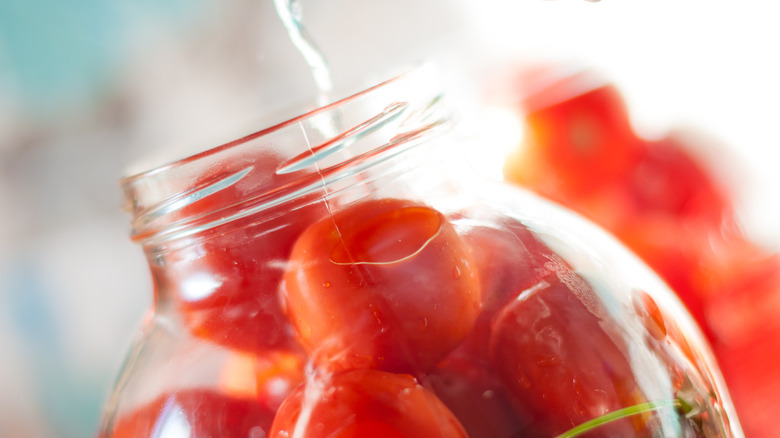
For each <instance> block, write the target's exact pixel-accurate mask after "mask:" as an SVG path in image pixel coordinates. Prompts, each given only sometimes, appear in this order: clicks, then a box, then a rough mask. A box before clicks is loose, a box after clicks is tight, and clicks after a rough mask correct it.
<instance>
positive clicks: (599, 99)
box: [504, 76, 641, 203]
mask: <svg viewBox="0 0 780 438" xmlns="http://www.w3.org/2000/svg"><path fill="white" fill-rule="evenodd" d="M571 80H576V76H575V77H574V78H573V79H571ZM545 91H546V90H542V91H541V94H544V93H545ZM553 91H555V90H553ZM537 97H538V96H537ZM555 97H556V98H557V99H556V100H554V101H552V102H545V103H544V105H541V106H540V105H539V104H536V103H534V102H526V108H525V110H526V116H525V120H524V121H525V126H526V129H525V140H524V142H523V145H522V147H519V148H518V149H516V151H515V152H514V154H512V155H511V156H509V157H508V158H507V161H506V163H505V167H504V176H505V178H506V179H507V180H508V181H511V182H515V183H519V184H522V185H526V186H530V187H532V188H533V189H534V190H536V191H538V192H540V193H541V194H543V195H545V196H550V197H552V198H554V199H560V198H561V197H563V201H564V203H568V201H570V200H576V199H577V198H578V197H579V196H580V195H581V194H582V193H588V192H590V191H592V190H595V189H597V188H599V187H604V186H605V185H608V184H611V183H612V182H613V181H615V180H617V179H620V178H623V176H624V175H625V172H626V169H630V168H633V165H634V162H635V161H636V159H637V158H638V154H639V153H640V152H641V149H640V141H639V139H638V138H637V136H636V135H635V134H634V132H633V129H632V126H631V123H630V121H629V118H628V113H627V110H626V106H625V104H624V102H623V98H622V96H621V94H620V93H619V92H618V90H617V89H616V88H615V87H614V86H613V85H610V84H604V85H600V86H595V87H591V88H589V89H585V90H576V93H574V94H571V95H563V96H555ZM537 100H543V99H537ZM559 202H560V201H559Z"/></svg>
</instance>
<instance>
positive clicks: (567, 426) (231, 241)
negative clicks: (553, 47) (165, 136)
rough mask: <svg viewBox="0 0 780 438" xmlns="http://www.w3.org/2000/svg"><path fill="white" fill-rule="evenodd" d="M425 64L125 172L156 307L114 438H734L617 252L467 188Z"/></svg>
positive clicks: (679, 335)
mask: <svg viewBox="0 0 780 438" xmlns="http://www.w3.org/2000/svg"><path fill="white" fill-rule="evenodd" d="M436 84H437V79H436V75H435V73H432V72H430V71H428V70H426V69H422V70H418V71H414V72H412V73H409V74H406V75H401V76H399V77H396V78H394V79H392V80H390V81H388V82H385V83H382V84H380V85H377V86H375V87H373V88H370V89H367V90H365V91H363V92H361V93H359V94H356V95H354V96H351V97H348V98H346V99H343V100H341V101H338V102H336V103H333V104H331V105H328V106H326V107H323V108H319V109H317V110H315V111H313V112H310V113H308V114H305V115H303V116H300V117H297V118H294V119H291V120H289V121H287V122H284V123H282V124H279V125H277V126H274V127H271V128H268V129H266V130H263V131H260V132H258V133H256V134H252V135H249V136H247V137H245V138H243V139H240V140H237V141H234V142H232V143H229V144H226V145H223V146H220V147H217V148H214V149H211V150H208V151H205V152H202V153H200V154H197V155H194V156H192V157H189V158H186V159H183V160H180V161H177V162H174V163H171V164H168V165H165V166H162V167H159V168H156V169H153V170H149V171H147V172H144V173H141V174H138V175H135V176H131V177H128V178H126V179H125V180H124V181H123V182H122V184H123V187H124V189H125V191H126V195H127V200H128V208H129V209H130V210H131V212H132V214H133V222H132V224H133V239H134V240H135V241H137V242H138V243H139V244H141V246H142V248H143V250H144V252H145V254H146V255H147V258H148V260H149V266H150V269H151V273H152V278H153V280H154V286H155V287H154V293H155V300H154V306H153V308H152V309H150V311H149V314H148V317H147V318H146V320H145V322H144V323H143V326H142V330H141V334H140V335H139V337H138V339H137V340H136V341H135V343H134V345H133V347H132V348H131V351H130V353H129V355H128V357H127V360H126V362H125V364H124V366H123V368H122V370H121V373H120V375H119V378H118V380H117V383H116V386H115V388H114V390H113V392H112V394H111V396H110V398H109V399H108V401H107V402H106V405H105V415H104V420H103V423H102V426H101V431H100V436H101V437H102V438H109V437H130V436H132V437H174V436H175V437H181V436H186V437H206V436H225V437H247V436H248V437H265V436H269V437H326V436H328V437H330V436H340V437H348V436H372V437H381V436H388V437H389V436H394V437H395V436H403V437H471V438H476V437H498V438H504V437H506V438H509V437H515V436H534V437H535V436H538V437H554V436H589V437H593V436H637V437H655V436H680V437H690V436H693V437H732V436H735V437H738V436H742V433H741V431H740V429H739V425H738V421H737V419H736V417H735V415H734V414H733V408H732V406H731V402H730V400H729V396H728V394H727V392H726V389H725V387H724V386H723V384H722V381H721V377H720V372H719V370H718V368H717V365H716V363H715V362H714V361H713V359H712V356H711V354H710V352H709V349H708V346H707V344H706V341H705V340H704V338H703V336H702V335H701V333H700V331H699V329H698V328H697V326H696V325H695V323H694V322H693V320H692V319H691V317H690V316H689V315H688V314H687V313H686V312H685V310H684V308H683V307H682V305H681V304H680V302H679V301H678V299H677V298H676V297H675V295H674V294H672V293H671V292H670V291H669V290H668V289H667V288H666V287H665V286H664V284H663V283H662V282H661V281H660V280H659V279H658V278H657V277H655V276H654V274H652V273H651V272H650V271H649V270H648V269H647V268H646V267H645V266H644V265H642V264H641V263H640V262H639V261H638V259H637V258H635V257H634V256H633V255H631V254H630V253H629V252H627V251H626V250H625V249H624V248H623V247H621V246H620V245H619V244H617V243H616V242H615V241H614V240H613V239H612V238H610V237H608V236H607V235H606V234H605V233H604V232H602V231H600V230H599V229H598V228H596V227H595V226H593V225H590V224H589V223H587V222H585V221H584V220H582V219H581V218H579V217H578V216H576V215H574V214H572V213H569V212H568V211H566V210H563V209H561V208H559V207H557V206H554V205H553V204H551V203H548V202H546V201H543V200H542V199H541V198H538V197H536V196H535V195H532V194H530V193H529V192H526V191H523V190H522V189H519V188H516V187H510V186H508V185H502V184H500V183H497V182H493V181H489V180H486V179H480V178H478V177H473V176H471V175H472V173H471V171H470V168H469V166H468V165H467V164H466V163H464V162H463V161H462V156H461V155H460V154H459V151H458V150H457V148H458V141H457V139H456V138H455V135H454V133H453V131H452V129H451V128H452V126H453V117H452V114H451V113H450V110H449V109H448V106H447V104H446V100H445V95H444V94H442V93H441V92H440V91H441V90H439V89H438V87H437V86H436Z"/></svg>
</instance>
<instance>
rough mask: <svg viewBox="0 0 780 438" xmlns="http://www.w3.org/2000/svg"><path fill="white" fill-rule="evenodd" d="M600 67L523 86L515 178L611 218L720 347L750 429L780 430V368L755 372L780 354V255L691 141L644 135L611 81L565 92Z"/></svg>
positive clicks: (598, 218)
mask: <svg viewBox="0 0 780 438" xmlns="http://www.w3.org/2000/svg"><path fill="white" fill-rule="evenodd" d="M532 71H533V75H534V77H536V76H539V75H543V73H540V71H542V72H543V71H544V68H542V69H536V70H532ZM547 73H548V75H549V76H550V77H552V76H553V71H552V70H549V71H548V72H547ZM590 74H593V73H592V72H585V73H581V74H580V75H576V74H575V75H573V76H572V77H569V78H567V79H564V80H561V81H558V82H555V81H553V83H554V85H551V86H548V87H547V88H543V89H537V90H527V91H523V92H522V93H520V94H521V95H525V96H527V98H525V99H521V104H520V108H519V112H520V113H521V114H522V118H523V121H524V124H525V127H526V130H525V132H526V133H527V135H526V136H525V138H524V139H523V141H522V144H521V145H520V146H519V147H517V148H516V149H515V151H514V152H513V153H512V154H510V155H509V156H508V159H507V161H506V162H505V167H504V177H505V179H506V180H507V181H509V182H511V183H516V184H519V185H523V186H525V187H528V188H530V189H532V190H533V191H535V192H537V193H539V194H541V195H543V196H545V197H548V198H550V199H552V200H554V201H556V202H559V203H561V204H563V205H565V206H566V207H568V208H570V209H572V210H574V211H577V212H579V213H581V214H582V215H584V216H585V217H587V218H589V219H591V220H592V221H594V222H596V223H597V224H599V225H601V226H602V227H604V228H605V229H607V230H609V231H610V232H612V233H613V234H614V235H615V236H616V237H617V238H618V239H620V240H622V242H623V243H625V244H626V246H628V247H629V248H630V249H632V250H633V251H634V252H635V253H636V254H637V255H639V256H640V257H641V258H642V259H643V260H644V261H645V262H646V263H647V264H648V265H649V266H650V267H652V268H653V269H654V270H655V271H657V272H658V274H659V275H660V276H661V277H662V278H663V279H664V280H665V281H666V282H667V283H668V284H669V285H670V286H671V287H672V289H674V290H675V292H676V293H677V294H678V295H679V297H680V298H681V300H682V301H683V302H684V303H685V305H686V306H687V307H688V309H689V311H690V312H691V314H692V315H693V316H694V317H695V319H696V320H697V322H698V323H699V325H700V326H701V328H702V329H703V331H704V332H705V334H706V335H707V337H708V338H709V340H710V342H711V343H712V344H713V347H714V349H715V352H716V354H717V355H718V359H719V361H720V364H721V367H722V370H723V372H724V374H725V376H726V380H727V384H728V385H729V387H730V388H731V391H732V393H733V395H734V399H735V404H736V406H737V410H738V412H739V414H740V416H741V417H742V420H743V421H742V422H743V425H744V426H745V429H746V431H747V432H748V434H749V435H751V436H770V435H771V436H775V435H777V434H778V433H780V429H777V427H776V426H775V424H776V422H775V420H774V419H772V418H771V417H772V415H771V414H769V413H770V412H777V411H778V409H780V397H778V396H777V395H776V394H779V393H780V392H777V391H765V390H763V389H762V388H766V387H767V382H768V381H772V382H777V383H775V385H778V384H780V372H778V371H777V370H774V369H771V370H769V369H763V368H762V372H754V373H751V372H746V370H747V369H749V368H751V367H760V366H759V365H758V364H764V363H768V362H775V361H776V359H777V358H778V357H780V348H778V345H777V344H776V343H774V344H773V343H771V342H766V340H768V339H777V338H778V336H780V327H779V326H778V324H777V323H776V322H775V321H776V320H777V318H776V314H777V311H778V309H780V307H778V305H777V302H778V301H777V294H778V292H780V257H778V256H776V255H772V254H770V253H767V252H766V251H765V250H762V249H761V248H760V247H759V246H758V245H756V244H754V243H752V242H750V241H749V240H748V239H747V238H746V237H745V236H744V235H743V234H742V233H741V232H740V230H739V229H738V227H737V226H736V225H735V224H736V222H737V221H736V219H735V213H734V210H735V207H734V202H735V200H734V199H733V198H732V197H731V196H730V194H729V192H728V191H727V190H726V188H725V186H724V184H723V183H722V182H721V181H720V180H719V177H720V175H719V174H718V173H717V172H716V171H715V169H714V168H713V167H711V166H709V165H708V164H707V163H706V162H705V161H703V160H702V159H700V158H697V155H695V154H693V153H692V148H691V144H689V143H688V142H689V141H690V139H687V138H686V137H683V136H681V135H679V134H670V135H668V136H666V137H665V138H661V139H658V140H646V139H643V138H640V137H639V136H638V135H636V134H635V133H634V130H633V129H632V125H631V123H630V117H629V114H628V111H627V107H626V104H625V102H624V101H623V97H622V95H621V93H620V90H619V89H618V88H617V87H616V86H615V85H614V84H611V83H609V82H608V81H604V80H602V81H601V82H600V83H599V84H598V85H594V86H592V87H589V88H586V89H579V90H577V92H571V93H568V94H566V93H562V92H561V89H565V88H566V83H567V81H578V80H581V79H582V75H590ZM522 76H523V75H521V79H519V80H520V81H523V80H524V79H523V78H522ZM602 79H603V78H602ZM698 146H701V145H698ZM759 339H761V341H758V340H759ZM759 344H760V345H761V346H760V347H759V346H758V345H759ZM737 358H738V359H737ZM748 388H750V389H748ZM767 430H774V433H769V435H764V434H765V433H767V432H766V431H767Z"/></svg>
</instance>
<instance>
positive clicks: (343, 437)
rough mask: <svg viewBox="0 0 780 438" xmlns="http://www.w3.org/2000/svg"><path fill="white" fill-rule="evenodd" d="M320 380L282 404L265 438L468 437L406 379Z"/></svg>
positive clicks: (359, 376)
mask: <svg viewBox="0 0 780 438" xmlns="http://www.w3.org/2000/svg"><path fill="white" fill-rule="evenodd" d="M315 379H317V378H315ZM321 379H322V380H311V381H308V382H307V383H306V384H305V385H304V386H301V387H299V388H298V389H297V390H296V391H295V392H293V393H292V394H291V395H290V397H288V398H287V400H285V401H284V403H283V404H282V406H281V408H279V412H278V413H277V414H276V418H275V419H274V422H273V426H272V427H271V433H269V434H268V437H269V438H287V437H298V436H305V437H306V438H319V437H322V438H325V437H327V438H363V437H371V438H437V437H441V438H458V437H462V438H466V437H468V435H467V434H466V432H465V431H464V430H463V427H462V426H461V425H460V423H458V420H457V419H456V418H455V416H454V415H453V414H452V412H450V411H449V410H448V409H447V407H446V406H444V404H443V403H442V402H441V401H440V400H439V399H438V398H436V396H435V395H433V393H431V392H430V391H428V390H426V389H425V388H423V387H422V386H420V385H419V384H418V383H417V381H416V380H415V379H414V378H413V377H411V376H409V375H401V374H392V373H388V372H384V371H378V370H352V371H346V372H343V373H339V374H336V375H332V376H326V377H321Z"/></svg>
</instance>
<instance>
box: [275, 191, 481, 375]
mask: <svg viewBox="0 0 780 438" xmlns="http://www.w3.org/2000/svg"><path fill="white" fill-rule="evenodd" d="M283 297H284V299H285V301H286V309H287V313H288V315H289V316H290V319H291V321H292V324H293V326H294V327H295V328H296V333H297V334H298V337H299V339H300V340H301V342H302V344H303V346H304V348H306V349H307V351H308V352H309V353H310V354H311V355H312V356H313V360H314V361H315V362H316V363H318V364H319V365H320V366H322V367H326V368H333V369H339V368H346V369H349V368H377V369H382V370H386V371H395V372H409V373H417V372H419V371H424V370H427V369H430V368H432V367H433V366H435V365H436V363H438V362H439V361H440V360H441V359H442V358H443V357H444V356H446V355H447V354H448V353H449V352H450V351H451V350H453V349H454V348H455V347H456V346H457V345H458V344H459V343H460V342H461V341H462V340H463V338H464V337H465V336H466V334H467V333H468V332H469V330H471V328H472V326H473V324H474V321H475V319H476V318H477V315H478V313H479V310H480V285H479V277H478V275H477V271H476V268H475V266H474V262H473V260H472V259H471V255H470V253H469V249H468V247H467V245H466V244H465V242H464V241H463V240H462V239H461V237H460V236H459V235H458V234H457V232H456V231H455V229H454V227H453V226H452V224H451V223H450V222H449V221H448V220H447V218H446V217H445V216H444V215H442V214H441V213H440V212H438V211H436V210H434V209H432V208H430V207H428V206H426V205H423V204H419V203H416V202H412V201H406V200H399V199H380V200H370V201H363V202H358V203H355V204H352V205H349V206H347V207H345V208H344V209H343V210H341V211H338V212H335V213H334V215H333V216H332V217H329V218H326V219H323V220H321V221H320V222H317V223H316V224H314V225H312V226H311V227H310V228H308V229H307V230H306V231H304V233H303V234H302V235H301V236H300V238H299V239H298V241H297V242H296V243H295V247H294V248H293V250H292V254H291V256H290V265H289V269H288V271H287V272H286V274H285V278H284V285H283Z"/></svg>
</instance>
